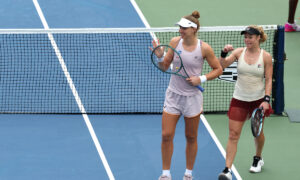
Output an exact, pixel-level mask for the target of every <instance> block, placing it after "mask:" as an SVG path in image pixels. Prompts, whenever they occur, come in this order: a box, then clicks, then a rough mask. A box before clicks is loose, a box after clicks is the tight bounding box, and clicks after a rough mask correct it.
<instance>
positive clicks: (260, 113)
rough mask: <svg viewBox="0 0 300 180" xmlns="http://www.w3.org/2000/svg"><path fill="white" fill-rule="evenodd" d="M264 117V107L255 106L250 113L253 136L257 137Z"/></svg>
mask: <svg viewBox="0 0 300 180" xmlns="http://www.w3.org/2000/svg"><path fill="white" fill-rule="evenodd" d="M263 118H264V109H263V108H262V107H261V108H256V109H254V111H253V113H252V115H251V130H252V134H253V136H254V137H258V136H259V135H260V132H261V130H262V123H263Z"/></svg>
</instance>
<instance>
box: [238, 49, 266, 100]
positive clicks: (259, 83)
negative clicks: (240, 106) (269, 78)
mask: <svg viewBox="0 0 300 180" xmlns="http://www.w3.org/2000/svg"><path fill="white" fill-rule="evenodd" d="M246 49H247V48H244V50H243V52H242V54H241V56H240V58H239V60H238V65H237V72H238V78H237V81H236V84H235V89H234V93H233V97H234V98H235V99H238V100H241V101H247V102H250V101H255V100H258V99H261V98H263V97H264V96H265V85H264V84H265V83H264V75H265V73H264V61H263V49H261V51H260V55H259V58H258V60H257V62H256V63H255V64H251V65H249V64H247V63H246V61H245V58H244V56H245V52H246Z"/></svg>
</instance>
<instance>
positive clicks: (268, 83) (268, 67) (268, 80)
mask: <svg viewBox="0 0 300 180" xmlns="http://www.w3.org/2000/svg"><path fill="white" fill-rule="evenodd" d="M263 60H264V68H265V95H267V96H271V92H272V77H273V63H272V56H271V55H270V54H269V53H268V52H266V51H264V54H263ZM260 106H262V107H263V108H264V110H268V109H269V105H268V103H267V102H263V103H262V104H261V105H260Z"/></svg>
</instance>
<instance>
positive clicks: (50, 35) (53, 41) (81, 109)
mask: <svg viewBox="0 0 300 180" xmlns="http://www.w3.org/2000/svg"><path fill="white" fill-rule="evenodd" d="M33 3H34V6H35V8H36V10H37V12H38V14H39V17H40V19H41V21H42V23H43V26H44V29H46V30H49V26H48V23H47V21H46V19H45V16H44V14H43V12H42V10H41V7H40V5H39V3H38V1H37V0H33ZM48 37H49V40H50V41H51V44H52V47H53V49H54V51H55V54H56V56H57V58H58V60H59V63H60V65H61V68H62V70H63V72H64V74H65V76H66V78H67V81H68V83H69V86H70V88H71V90H72V93H73V96H74V97H75V99H76V102H77V105H78V107H79V109H80V112H81V113H82V116H83V119H84V121H85V123H86V126H87V128H88V130H89V132H90V135H91V137H92V139H93V141H94V144H95V146H96V149H97V151H98V154H99V156H100V158H101V160H102V163H103V166H104V168H105V170H106V173H107V175H108V177H109V179H110V180H114V179H115V178H114V175H113V173H112V171H111V169H110V167H109V165H108V162H107V160H106V158H105V155H104V153H103V150H102V148H101V145H100V143H99V140H98V138H97V136H96V133H95V131H94V128H93V126H92V124H91V122H90V120H89V117H88V115H87V114H86V111H85V108H84V106H83V104H82V102H81V99H80V97H79V95H78V92H77V90H76V88H75V85H74V83H73V80H72V78H71V76H70V73H69V72H68V69H67V66H66V64H65V62H64V59H63V57H62V55H61V53H60V50H59V48H58V46H57V44H56V42H55V40H54V37H53V35H52V34H51V33H48Z"/></svg>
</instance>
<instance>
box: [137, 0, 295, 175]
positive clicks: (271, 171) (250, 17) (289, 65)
mask: <svg viewBox="0 0 300 180" xmlns="http://www.w3.org/2000/svg"><path fill="white" fill-rule="evenodd" d="M137 4H138V5H139V7H140V9H141V10H142V12H143V13H144V15H145V17H146V19H147V20H148V22H149V24H150V26H151V27H170V26H174V24H175V23H176V22H177V21H178V20H179V19H180V18H181V17H182V16H184V15H187V14H190V13H192V11H193V10H198V11H199V12H200V15H201V18H200V23H201V25H202V26H230V25H251V24H257V25H269V24H277V25H284V23H285V22H286V21H287V16H288V0H286V1H281V0H272V1H269V0H253V1H240V0H230V1H219V0H210V1H192V0H186V1H180V0H164V1H160V0H151V1H145V0H137ZM299 6H300V3H299V4H298V9H297V11H296V16H295V19H296V20H297V19H298V21H300V19H299V17H300V7H299ZM298 24H299V23H298ZM299 47H300V32H299V33H295V32H291V33H285V52H286V54H287V58H288V60H286V61H285V70H284V71H285V72H284V85H285V110H289V109H291V110H293V111H294V112H295V111H296V112H300V103H299V102H300V96H299V91H300V84H299V80H298V78H299V77H300V71H299V67H300V51H299ZM217 55H218V54H217ZM204 103H205V102H204ZM206 118H207V120H208V121H209V123H210V125H211V126H212V128H213V130H214V131H215V133H216V135H217V137H218V139H219V140H220V142H221V144H222V145H223V147H224V148H226V143H227V138H228V119H227V116H226V115H225V114H220V115H206ZM299 119H300V117H299ZM264 131H265V136H266V143H265V147H264V152H263V158H264V160H265V166H264V169H263V172H262V173H259V174H251V173H249V172H248V170H249V168H250V165H251V163H252V156H253V155H254V152H255V151H254V141H253V138H252V135H251V132H250V125H249V123H246V125H245V126H244V129H243V132H242V136H241V139H240V142H239V145H238V152H237V156H236V159H235V162H234V164H235V166H236V168H237V170H238V171H239V173H240V175H241V176H242V178H243V179H246V180H251V179H255V180H266V179H272V180H280V179H291V180H294V179H300V178H299V172H298V171H299V162H300V156H299V149H300V141H299V135H300V123H291V121H290V120H289V118H288V117H287V115H286V113H284V114H283V115H282V116H278V115H272V116H271V117H270V118H267V119H266V122H265V129H264ZM220 171H221V169H220Z"/></svg>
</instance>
